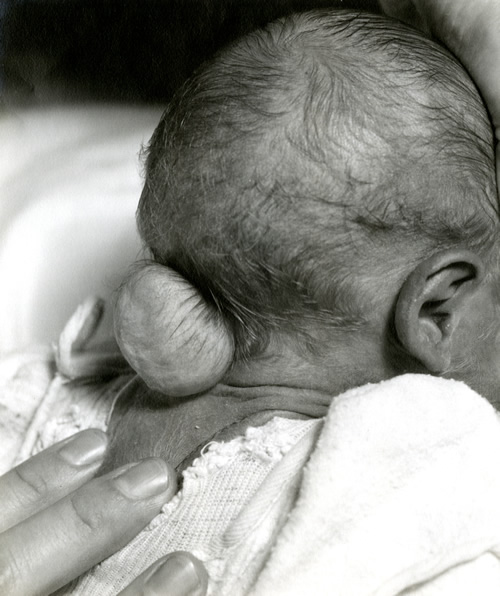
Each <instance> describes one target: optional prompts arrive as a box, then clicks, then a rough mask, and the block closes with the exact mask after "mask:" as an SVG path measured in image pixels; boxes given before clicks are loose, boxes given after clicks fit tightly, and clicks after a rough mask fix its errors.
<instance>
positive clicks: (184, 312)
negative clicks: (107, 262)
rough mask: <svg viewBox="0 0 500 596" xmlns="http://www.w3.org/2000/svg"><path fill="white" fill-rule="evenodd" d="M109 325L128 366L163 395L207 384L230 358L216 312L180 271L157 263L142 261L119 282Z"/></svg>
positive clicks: (190, 391) (192, 391) (215, 379)
mask: <svg viewBox="0 0 500 596" xmlns="http://www.w3.org/2000/svg"><path fill="white" fill-rule="evenodd" d="M114 325H115V335H116V339H117V342H118V345H119V346H120V349H121V351H122V353H123V355H124V356H125V358H126V359H127V361H128V362H129V364H130V365H131V366H132V368H133V369H134V370H135V371H136V372H137V373H138V374H139V376H140V377H142V379H143V380H144V381H145V382H146V384H147V385H148V386H149V387H151V388H152V389H156V390H158V391H161V392H162V393H165V394H167V395H171V396H187V395H193V394H195V393H200V392H201V391H204V390H206V389H209V388H210V387H212V386H214V385H215V384H216V383H217V382H218V381H219V380H220V379H221V378H222V377H223V376H224V374H225V373H226V371H227V370H228V368H229V367H230V366H231V363H232V361H233V355H234V341H233V337H232V334H231V333H230V331H229V329H228V328H227V326H226V324H225V322H224V320H223V319H222V316H221V315H220V313H219V312H218V311H216V309H215V307H213V306H212V305H210V304H208V303H207V302H206V301H205V300H204V298H203V297H202V296H201V294H200V293H199V292H198V290H197V289H196V288H195V287H194V286H193V285H191V284H190V283H189V282H188V281H187V280H186V279H184V278H183V277H182V276H181V275H179V274H178V273H177V272H175V271H174V270H172V269H170V268H169V267H164V266H163V265H159V264H157V263H149V264H146V265H144V266H142V267H141V268H140V269H138V270H137V271H135V272H134V273H133V274H132V275H131V276H130V277H129V278H128V279H127V280H126V282H125V283H124V284H123V285H122V286H121V288H120V290H119V293H118V297H117V301H116V306H115V322H114Z"/></svg>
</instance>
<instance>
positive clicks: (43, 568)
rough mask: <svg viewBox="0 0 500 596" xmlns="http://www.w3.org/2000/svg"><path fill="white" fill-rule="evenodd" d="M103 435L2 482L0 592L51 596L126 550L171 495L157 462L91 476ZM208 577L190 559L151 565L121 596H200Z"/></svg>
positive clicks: (60, 446)
mask: <svg viewBox="0 0 500 596" xmlns="http://www.w3.org/2000/svg"><path fill="white" fill-rule="evenodd" d="M106 447H107V439H106V434H105V433H103V432H101V431H99V430H86V431H82V432H80V433H78V434H76V435H73V436H72V437H69V438H68V439H66V440H64V441H61V442H60V443H57V444H56V445H53V446H52V447H50V448H49V449H47V450H45V451H43V452H41V453H39V454H38V455H35V456H34V457H32V458H31V459H29V460H27V461H26V462H24V463H22V464H20V465H19V466H17V467H16V468H14V469H12V470H10V471H9V472H7V473H6V474H5V475H4V476H2V477H0V504H1V511H0V594H9V595H11V596H16V595H19V596H21V595H22V596H30V595H32V594H50V593H51V592H53V591H54V590H56V589H58V588H60V587H61V586H63V585H65V584H66V583H67V582H69V581H70V580H72V579H74V578H75V577H78V576H79V575H80V574H82V573H83V572H84V571H86V570H87V569H89V568H90V567H92V566H94V565H96V564H97V563H99V562H100V561H102V560H103V559H104V558H106V557H108V556H110V555H111V554H113V553H114V552H115V551H117V550H118V549H120V548H121V547H123V546H125V544H127V543H128V542H129V541H130V540H131V539H132V538H133V537H134V536H135V535H136V534H137V533H138V532H140V531H141V530H142V529H143V528H144V527H145V526H146V525H147V524H148V523H149V522H150V521H151V519H152V518H153V517H154V516H155V515H156V514H157V513H159V511H160V509H161V507H162V506H163V505H164V504H165V503H166V502H168V501H169V500H170V499H171V498H172V496H173V495H174V494H175V492H176V480H175V473H174V471H173V469H172V468H170V467H169V466H167V464H165V462H164V461H163V460H161V459H157V458H151V459H146V460H143V461H141V462H138V463H135V464H128V465H126V466H123V467H122V468H119V469H117V470H114V471H113V472H111V473H109V474H107V475H105V476H102V477H99V478H93V476H94V474H95V473H96V472H97V470H98V468H99V466H100V464H101V462H102V459H103V456H104V453H105V451H106ZM206 585H207V576H206V572H205V570H204V568H203V566H202V564H201V563H200V562H199V561H198V560H197V559H195V558H194V557H193V556H192V555H190V554H188V553H173V554H171V555H169V556H167V557H164V558H163V559H161V560H160V561H157V562H156V563H155V564H154V565H153V566H151V567H150V568H149V569H148V570H147V571H145V572H144V573H143V574H141V575H140V576H139V577H138V578H137V579H136V580H135V581H134V582H133V583H132V584H131V585H130V586H129V587H128V588H127V589H126V590H125V591H124V592H123V593H124V594H126V595H127V596H138V595H140V594H151V595H153V594H162V593H168V594H169V595H171V596H181V595H186V596H187V595H188V594H196V595H204V594H205V592H206Z"/></svg>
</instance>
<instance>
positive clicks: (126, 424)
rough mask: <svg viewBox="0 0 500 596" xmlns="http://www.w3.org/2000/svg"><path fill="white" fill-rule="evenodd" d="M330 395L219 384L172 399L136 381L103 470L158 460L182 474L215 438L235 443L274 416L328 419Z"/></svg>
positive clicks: (120, 407)
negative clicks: (150, 458)
mask: <svg viewBox="0 0 500 596" xmlns="http://www.w3.org/2000/svg"><path fill="white" fill-rule="evenodd" d="M331 397H332V396H331V395H327V394H325V393H323V392H319V391H313V390H305V389H297V388H291V387H285V386H277V385H260V386H251V387H237V386H230V385H217V386H216V387H214V388H213V389H212V390H211V391H209V392H207V393H204V394H202V395H198V396H194V397H192V398H189V399H186V398H169V397H165V396H163V395H161V394H159V393H157V392H154V391H151V390H150V389H148V388H147V387H146V385H145V384H144V383H143V382H142V381H141V380H140V379H139V378H138V377H136V378H135V379H134V380H133V381H132V382H131V383H130V384H129V385H128V386H127V388H126V389H124V390H123V392H122V395H121V396H120V398H119V399H118V401H117V403H116V405H115V408H114V410H113V413H112V415H111V420H110V423H109V427H108V434H109V435H110V446H109V449H108V454H107V457H106V460H105V462H104V464H103V468H102V469H101V472H102V473H104V472H106V471H109V470H111V469H114V468H116V467H118V466H120V465H123V464H126V463H129V462H132V461H137V460H139V459H143V458H145V457H151V456H159V457H163V458H164V459H165V460H166V461H168V462H169V463H170V464H172V465H173V466H174V467H175V468H176V469H177V470H178V471H181V470H182V469H184V468H185V467H186V466H188V465H189V464H190V463H191V462H192V460H193V459H194V458H195V457H197V456H198V455H199V452H200V450H201V449H202V448H203V446H204V445H206V444H207V443H208V442H209V441H212V440H230V439H231V438H233V437H235V436H237V435H239V434H242V433H243V432H244V431H245V429H246V428H247V427H249V426H260V425H262V424H265V423H266V422H267V421H268V420H270V419H271V418H273V417H274V416H278V415H279V416H284V417H290V418H298V417H304V418H317V417H321V416H324V415H325V414H326V411H327V409H328V405H329V403H330V401H331Z"/></svg>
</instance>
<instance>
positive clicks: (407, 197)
mask: <svg viewBox="0 0 500 596" xmlns="http://www.w3.org/2000/svg"><path fill="white" fill-rule="evenodd" d="M493 159H494V158H493V138H492V132H491V125H490V122H489V120H488V116H487V113H486V110H485V108H484V106H483V104H482V101H481V99H480V97H479V94H478V92H477V90H476V88H475V87H474V84H473V83H472V81H471V80H470V79H469V77H468V76H467V74H466V73H465V71H464V70H463V68H462V67H461V65H460V64H459V63H458V62H457V61H456V60H455V59H454V58H453V57H452V56H451V55H450V54H449V53H448V52H447V51H446V50H445V49H444V48H443V47H441V46H440V45H439V44H437V43H436V42H434V41H432V40H430V39H428V38H426V37H425V36H424V35H422V34H420V33H419V32H417V31H414V30H412V29H411V28H409V27H407V26H405V25H403V24H401V23H398V22H396V21H392V20H389V19H387V18H384V17H380V16H375V15H369V14H357V13H353V12H351V11H334V10H331V11H328V10H327V11H315V12H310V13H303V14H296V15H293V16H291V17H288V18H285V19H282V20H279V21H277V22H274V23H272V24H270V25H269V26H267V27H266V28H265V29H262V30H258V31H256V32H254V33H252V34H250V35H247V36H246V37H244V38H242V39H240V40H238V41H236V42H235V43H233V44H232V45H230V46H229V47H227V48H225V49H224V50H222V51H221V52H220V53H219V54H217V55H216V56H215V57H214V58H213V59H212V60H210V61H209V62H207V63H206V64H205V65H203V66H202V67H201V68H200V69H199V70H198V71H197V72H196V73H195V74H194V76H192V77H191V79H190V80H189V81H188V82H187V84H186V85H185V86H184V87H183V88H182V89H181V90H180V91H179V92H178V93H177V95H176V96H175V97H174V99H173V100H172V102H171V103H170V104H169V106H168V108H167V109H166V111H165V113H164V115H163V117H162V120H161V122H160V124H159V126H158V128H157V129H156V131H155V133H154V135H153V137H152V139H151V142H150V145H149V148H148V150H147V160H146V182H145V187H144V190H143V193H142V196H141V200H140V204H139V209H138V225H139V229H140V232H141V235H142V238H143V240H144V242H145V245H146V246H147V247H148V249H149V250H150V252H151V255H152V257H153V261H154V262H152V263H149V264H147V265H146V266H145V267H144V268H143V269H140V268H139V269H138V270H136V271H135V273H133V274H132V275H131V277H130V278H129V279H128V281H127V282H126V283H124V284H123V286H122V288H121V291H120V294H119V297H118V300H117V308H116V326H115V328H116V333H117V338H118V341H119V343H120V346H121V348H122V350H123V352H124V354H125V356H126V357H127V359H128V360H129V362H130V363H131V365H132V366H133V367H134V368H135V369H136V370H137V372H138V373H139V374H140V375H141V376H142V377H143V378H144V380H145V381H146V382H147V383H148V384H150V385H151V386H152V387H154V388H156V389H159V390H161V391H164V392H165V393H172V394H173V395H176V394H178V395H186V394H191V393H196V392H198V391H201V390H203V389H206V388H208V387H210V386H211V385H213V384H215V383H216V382H217V381H218V380H219V379H220V378H222V377H223V375H224V373H225V372H226V370H227V369H228V368H229V367H230V366H231V363H232V362H233V361H242V360H245V359H250V358H254V357H257V356H258V355H259V354H261V353H262V352H263V351H264V350H265V349H266V346H267V345H268V342H269V341H270V338H271V336H276V335H279V336H282V337H288V338H293V340H294V341H295V342H296V344H297V346H299V347H298V349H301V350H303V351H304V352H307V353H309V354H311V355H314V353H315V352H317V351H321V349H322V345H323V342H325V341H326V342H327V341H328V337H329V333H335V331H336V330H338V329H342V330H344V331H352V332H356V331H357V330H359V329H360V328H362V327H363V325H364V324H365V322H366V313H368V312H370V310H371V309H372V308H373V306H374V304H375V303H377V302H378V301H387V300H390V299H391V296H392V295H393V294H394V292H395V291H396V288H397V287H399V286H400V284H401V282H402V280H404V279H405V277H406V276H407V275H408V273H409V272H410V271H411V270H412V269H413V268H414V267H415V266H416V265H417V264H418V263H419V262H420V261H422V260H423V259H425V258H426V257H428V256H429V255H432V254H433V253H435V252H436V251H438V250H444V249H446V248H449V247H460V248H464V249H472V250H476V251H477V252H478V253H479V254H481V256H482V257H483V258H485V259H486V260H490V255H493V251H492V247H493V245H494V243H495V242H496V229H497V226H498V206H497V199H496V187H495V179H494V165H493V164H494V161H493ZM493 258H494V257H493V256H491V259H493ZM173 371H176V372H175V373H174V372H173ZM195 371H198V373H196V374H195Z"/></svg>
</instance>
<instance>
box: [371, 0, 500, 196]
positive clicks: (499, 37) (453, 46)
mask: <svg viewBox="0 0 500 596" xmlns="http://www.w3.org/2000/svg"><path fill="white" fill-rule="evenodd" d="M380 4H381V6H382V9H383V10H384V12H386V14H389V15H391V16H394V17H396V18H399V19H401V20H404V21H407V22H410V23H411V24H413V25H416V26H417V27H420V28H422V29H426V30H428V31H430V32H431V33H432V34H433V35H435V36H436V37H437V38H438V39H440V40H441V41H442V42H443V43H444V44H446V45H447V46H448V47H449V48H450V50H451V51H452V52H453V53H454V54H455V55H456V56H457V57H458V58H459V59H460V60H461V61H462V63H463V64H464V66H465V67H466V68H467V69H468V71H469V73H470V75H471V76H472V78H473V79H474V81H475V83H476V85H477V86H478V87H479V89H480V91H481V93H482V95H483V97H484V100H485V101H486V105H487V106H488V110H489V112H490V114H491V117H492V120H493V124H494V126H495V131H496V138H497V141H500V2H498V0H473V1H472V0H380ZM499 158H500V153H499V151H498V149H497V175H499V174H500V172H499V170H500V168H499V161H500V159H499ZM499 186H500V185H499Z"/></svg>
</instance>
